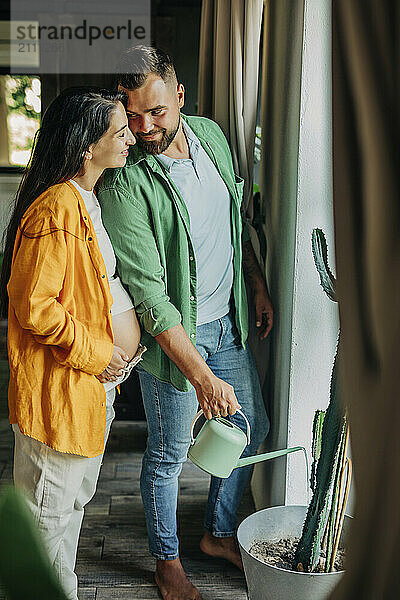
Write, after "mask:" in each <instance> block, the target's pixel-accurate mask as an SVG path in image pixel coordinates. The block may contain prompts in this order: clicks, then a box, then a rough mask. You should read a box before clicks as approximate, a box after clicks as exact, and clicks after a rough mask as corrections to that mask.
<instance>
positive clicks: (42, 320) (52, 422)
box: [0, 88, 143, 600]
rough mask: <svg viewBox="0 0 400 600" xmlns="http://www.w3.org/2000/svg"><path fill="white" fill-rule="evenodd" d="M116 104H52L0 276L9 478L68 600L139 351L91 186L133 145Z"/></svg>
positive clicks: (111, 100)
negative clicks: (118, 401) (117, 402)
mask: <svg viewBox="0 0 400 600" xmlns="http://www.w3.org/2000/svg"><path fill="white" fill-rule="evenodd" d="M124 102H125V96H124V94H123V93H120V92H118V93H111V92H107V91H105V90H97V91H93V90H92V89H90V90H89V89H83V88H79V89H78V88H76V89H71V90H67V91H65V92H63V93H62V94H61V95H60V96H59V97H58V98H56V100H54V102H53V103H52V104H51V105H50V107H49V108H48V110H47V111H46V113H45V115H44V118H43V122H42V126H41V129H40V131H39V133H38V136H37V139H36V143H35V146H34V151H33V154H32V157H31V161H30V165H29V167H28V168H27V170H26V172H25V174H24V176H23V179H22V182H21V185H20V187H19V190H18V192H17V197H16V202H15V207H14V210H13V214H12V216H11V220H10V224H9V227H8V230H7V238H6V244H5V252H4V260H3V266H2V273H1V281H0V284H1V285H0V301H1V312H2V313H3V314H4V313H7V307H8V353H9V363H10V385H9V394H8V395H9V409H10V423H11V424H12V426H13V430H14V435H15V450H14V482H15V485H16V486H17V487H19V488H20V489H22V490H23V491H24V492H25V495H26V498H27V501H28V504H29V507H30V509H31V510H32V512H33V514H34V517H35V520H36V521H37V523H38V526H39V528H40V530H41V531H42V534H43V539H44V541H45V544H46V547H47V550H48V553H49V556H50V560H51V561H52V563H53V564H54V567H55V568H56V571H57V573H58V575H59V577H60V580H61V583H62V585H63V587H64V589H65V592H66V594H67V597H68V598H70V599H71V600H77V598H78V596H77V578H76V575H75V573H74V568H75V559H76V549H77V545H78V538H79V533H80V529H81V524H82V518H83V512H84V506H85V504H87V502H89V500H90V499H91V498H92V497H93V495H94V492H95V489H96V484H97V479H98V475H99V470H100V465H101V462H102V456H103V452H104V446H105V443H106V440H107V437H108V433H109V429H110V425H111V422H112V419H113V416H114V411H113V400H114V396H115V386H116V385H117V384H118V383H119V382H120V381H121V380H122V379H123V378H124V377H126V376H127V374H128V372H129V370H130V368H131V366H132V365H133V364H135V363H136V362H137V360H138V358H140V354H141V352H142V351H143V349H142V348H140V350H139V351H138V352H137V349H138V345H139V339H140V330H139V325H138V321H137V318H136V314H135V310H134V307H133V305H132V302H131V299H130V297H129V296H128V294H127V293H126V291H125V290H124V288H123V287H122V285H121V283H120V280H119V278H118V276H117V275H116V273H115V268H116V260H115V255H114V252H113V249H112V246H111V243H110V241H109V238H108V236H107V233H106V231H105V230H104V227H103V225H102V221H101V211H100V207H99V205H98V203H97V200H96V196H95V194H94V192H93V188H94V185H95V183H96V181H97V180H98V178H99V177H100V176H101V174H102V172H103V170H104V169H106V168H108V167H122V166H123V165H124V164H125V161H126V157H127V155H128V150H129V145H131V144H134V138H133V136H132V133H131V132H130V130H129V128H128V122H127V118H126V114H125V110H124V105H123V103H124ZM7 291H8V294H7ZM132 359H133V360H132Z"/></svg>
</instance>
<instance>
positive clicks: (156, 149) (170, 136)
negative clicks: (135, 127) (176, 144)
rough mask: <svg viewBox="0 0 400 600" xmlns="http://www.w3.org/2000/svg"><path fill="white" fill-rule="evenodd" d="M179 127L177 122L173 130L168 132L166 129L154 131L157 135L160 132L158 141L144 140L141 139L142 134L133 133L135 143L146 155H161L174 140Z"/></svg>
mask: <svg viewBox="0 0 400 600" xmlns="http://www.w3.org/2000/svg"><path fill="white" fill-rule="evenodd" d="M179 125H180V120H178V124H177V126H176V128H175V129H170V130H169V131H167V130H166V129H158V130H156V132H155V133H158V132H159V131H161V132H162V136H161V139H160V140H146V138H145V137H144V138H143V137H142V136H143V134H142V133H140V132H138V131H137V132H136V133H135V137H136V140H137V143H138V145H139V146H140V147H141V148H143V150H144V151H145V152H146V153H147V154H162V153H163V152H165V150H166V149H167V148H168V146H169V145H170V144H171V142H172V141H173V140H174V138H175V136H176V134H177V132H178V129H179Z"/></svg>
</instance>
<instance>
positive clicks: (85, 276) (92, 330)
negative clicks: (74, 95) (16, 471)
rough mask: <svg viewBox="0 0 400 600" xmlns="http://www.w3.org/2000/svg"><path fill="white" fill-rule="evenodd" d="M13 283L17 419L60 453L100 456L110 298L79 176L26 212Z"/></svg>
mask: <svg viewBox="0 0 400 600" xmlns="http://www.w3.org/2000/svg"><path fill="white" fill-rule="evenodd" d="M7 289H8V295H9V299H10V306H9V314H8V355H9V362H10V385H9V390H8V400H9V409H10V423H18V425H19V428H20V429H21V432H22V433H23V434H25V435H28V436H30V437H32V438H34V439H36V440H39V441H40V442H43V443H44V444H46V445H47V446H50V447H51V448H53V449H54V450H58V451H59V452H67V453H71V454H78V455H82V456H88V457H93V456H97V455H99V454H101V453H102V452H103V447H104V432H105V418H106V406H105V391H104V387H103V385H102V384H101V383H100V381H99V380H98V379H97V378H96V377H95V375H98V374H100V373H101V372H102V371H103V370H104V369H105V368H106V366H107V365H108V364H109V362H110V360H111V356H112V352H113V341H114V338H113V331H112V321H111V312H110V308H111V304H112V297H111V294H110V289H109V285H108V279H107V276H106V268H105V265H104V261H103V257H102V255H101V253H100V250H99V246H98V244H97V239H96V235H95V232H94V228H93V225H92V222H91V220H90V217H89V214H88V212H87V210H86V208H85V204H84V202H83V200H82V198H81V196H80V195H79V193H78V191H77V190H76V189H75V188H74V186H73V185H72V184H70V183H68V182H65V183H60V184H57V185H54V186H52V187H51V188H49V189H48V190H47V191H46V192H44V193H43V194H41V196H39V198H37V199H36V200H35V201H34V202H33V203H32V205H31V206H30V207H29V209H28V210H27V211H26V212H25V214H24V216H23V218H22V220H21V223H20V227H19V229H18V233H17V236H16V240H15V246H14V253H13V259H12V267H11V277H10V281H9V283H8V286H7Z"/></svg>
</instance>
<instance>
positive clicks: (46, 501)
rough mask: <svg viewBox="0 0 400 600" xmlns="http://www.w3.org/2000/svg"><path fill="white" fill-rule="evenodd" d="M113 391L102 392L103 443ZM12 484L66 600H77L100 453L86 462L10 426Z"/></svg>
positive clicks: (99, 464) (83, 458)
mask: <svg viewBox="0 0 400 600" xmlns="http://www.w3.org/2000/svg"><path fill="white" fill-rule="evenodd" d="M114 398H115V388H114V389H112V390H110V391H109V392H107V393H106V403H107V404H106V406H107V413H106V431H105V440H104V446H105V444H106V442H107V438H108V434H109V432H110V427H111V423H112V421H113V419H114V414H115V413H114V408H113V403H114ZM12 427H13V431H14V437H15V447H14V483H15V486H16V487H18V488H19V489H21V490H22V491H23V492H24V493H25V496H26V499H27V502H28V505H29V508H30V509H31V511H32V513H33V515H34V518H35V521H36V522H37V524H38V526H39V529H40V531H41V533H42V538H43V541H44V543H45V546H46V548H47V551H48V554H49V557H50V561H51V563H52V564H53V565H54V568H55V570H56V572H57V574H58V576H59V579H60V581H61V584H62V586H63V588H64V590H65V592H66V595H67V597H68V599H69V600H78V595H77V588H78V581H77V577H76V575H75V573H74V568H75V562H76V552H77V548H78V540H79V534H80V530H81V526H82V519H83V514H84V506H85V505H86V504H87V503H88V502H89V500H91V499H92V498H93V496H94V493H95V491H96V486H97V480H98V477H99V472H100V467H101V464H102V460H103V454H101V455H100V456H96V457H95V458H86V457H84V456H78V455H76V454H64V453H62V452H57V451H56V450H53V449H52V448H49V447H48V446H46V445H45V444H42V443H41V442H38V441H37V440H34V439H33V438H30V437H28V436H26V435H23V434H22V433H21V431H20V429H19V427H18V425H13V426H12Z"/></svg>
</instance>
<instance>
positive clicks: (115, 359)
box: [97, 346, 129, 383]
mask: <svg viewBox="0 0 400 600" xmlns="http://www.w3.org/2000/svg"><path fill="white" fill-rule="evenodd" d="M128 362H129V356H128V355H127V353H126V352H125V350H122V348H119V346H114V349H113V353H112V357H111V360H110V362H109V363H108V366H107V367H106V368H105V369H104V371H103V372H102V373H100V375H97V379H98V380H99V381H100V382H101V383H105V382H106V381H116V380H117V379H118V377H121V375H123V373H124V371H123V370H122V369H126V367H127V366H128Z"/></svg>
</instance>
